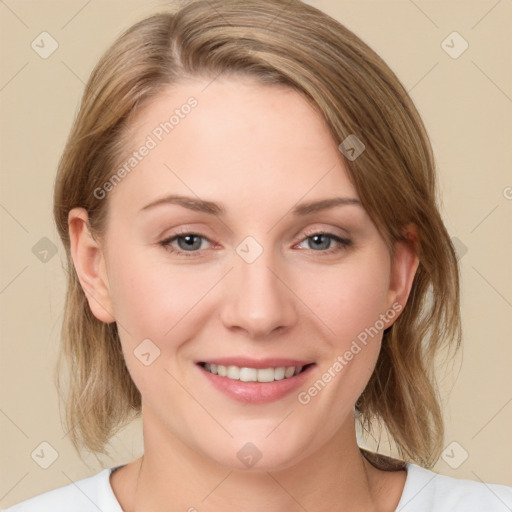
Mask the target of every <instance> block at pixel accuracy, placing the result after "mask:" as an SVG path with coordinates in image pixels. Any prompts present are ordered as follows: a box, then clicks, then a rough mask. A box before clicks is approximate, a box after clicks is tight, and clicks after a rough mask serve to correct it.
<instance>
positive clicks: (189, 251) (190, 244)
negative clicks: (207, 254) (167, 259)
mask: <svg viewBox="0 0 512 512" xmlns="http://www.w3.org/2000/svg"><path fill="white" fill-rule="evenodd" d="M204 240H208V239H207V238H206V237H204V236H203V235H200V234H198V233H188V232H187V233H185V232H184V233H179V234H174V235H173V236H172V237H170V238H166V239H165V240H162V241H161V242H160V245H161V246H162V247H164V248H165V249H166V250H167V251H169V252H171V253H176V254H179V255H182V256H185V257H187V256H188V257H190V256H194V253H196V252H198V251H199V250H201V249H204V247H203V244H202V242H203V241H204ZM208 241H209V240H208ZM174 242H176V244H177V246H178V247H177V248H176V246H175V245H173V243H174Z"/></svg>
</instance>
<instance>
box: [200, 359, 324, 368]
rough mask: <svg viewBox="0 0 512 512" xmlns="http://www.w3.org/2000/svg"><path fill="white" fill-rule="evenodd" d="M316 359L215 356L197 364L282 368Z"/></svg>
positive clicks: (304, 364)
mask: <svg viewBox="0 0 512 512" xmlns="http://www.w3.org/2000/svg"><path fill="white" fill-rule="evenodd" d="M313 362H314V361H308V360H304V359H283V358H278V357H271V358H265V359H251V358H249V357H214V358H211V359H210V358H208V359H201V360H199V361H196V363H197V364H201V363H208V364H216V365H222V366H238V367H240V368H258V369H263V368H280V367H282V366H284V367H285V368H286V367H289V366H306V365H308V364H312V363H313Z"/></svg>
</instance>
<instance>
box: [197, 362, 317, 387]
mask: <svg viewBox="0 0 512 512" xmlns="http://www.w3.org/2000/svg"><path fill="white" fill-rule="evenodd" d="M313 364H315V363H310V364H307V365H305V366H279V367H276V368H248V367H245V366H244V367H240V366H233V365H230V366H224V365H221V364H213V363H199V365H200V366H201V367H202V368H204V369H205V370H206V371H207V372H209V373H212V374H213V375H219V376H220V377H226V378H227V379H231V380H239V381H241V382H262V383H264V382H274V381H279V380H284V379H290V378H292V377H295V376H297V375H299V374H300V373H302V372H304V371H305V370H306V369H307V368H309V367H310V366H312V365H313Z"/></svg>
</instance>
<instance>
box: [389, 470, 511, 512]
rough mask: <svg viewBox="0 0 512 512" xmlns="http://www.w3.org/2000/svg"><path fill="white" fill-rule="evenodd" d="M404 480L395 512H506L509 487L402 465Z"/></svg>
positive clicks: (508, 500) (509, 505) (508, 507)
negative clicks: (405, 471)
mask: <svg viewBox="0 0 512 512" xmlns="http://www.w3.org/2000/svg"><path fill="white" fill-rule="evenodd" d="M406 469H407V479H406V481H405V487H404V490H403V493H402V497H401V499H400V502H399V504H398V507H397V508H396V512H427V511H432V510H435V511H436V512H445V511H446V512H448V511H450V512H482V511H485V512H506V511H509V510H511V509H512V487H508V486H506V485H498V484H487V483H483V482H476V481H473V480H464V479H458V478H452V477H449V476H444V475H439V474H437V473H434V472H433V471H429V470H427V469H424V468H422V467H420V466H417V465H415V464H410V463H408V464H407V465H406Z"/></svg>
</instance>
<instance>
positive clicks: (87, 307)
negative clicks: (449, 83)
mask: <svg viewBox="0 0 512 512" xmlns="http://www.w3.org/2000/svg"><path fill="white" fill-rule="evenodd" d="M435 187H436V183H435V173H434V160H433V155H432V151H431V147H430V144H429V140H428V136H427V134H426V132H425V129H424V126H423V124H422V121H421V119H420V117H419V115H418V112H417V111H416V109H415V107H414V105H413V103H412V101H411V99H410V98H409V96H408V95H407V93H406V91H405V90H404V88H403V87H402V85H401V84H400V83H399V81H398V79H397V78H396V76H395V75H394V74H393V72H392V71H391V70H390V69H389V67H388V66H387V65H386V64H385V63H384V62H383V61H382V59H380V58H379V57H378V55H376V54H375V52H373V51H372V50H371V49H370V48H369V47H368V46H367V45H366V44H364V43H363V42H362V41H361V40H360V39H359V38H357V37H356V36H355V35H354V34H353V33H351V32H350V31H349V30H347V29H346V28H345V27H344V26H342V25H340V24H339V23H338V22H337V21H335V20H333V19H332V18H330V17H328V16H327V15H326V14H324V13H322V12H320V11H319V10H317V9H315V8H313V7H311V6H308V5H306V4H303V3H301V2H299V1H297V0H294V1H292V2H281V1H277V2H276V1H270V0H257V1H256V0H250V1H242V0H236V1H232V0H229V1H225V0H223V1H221V0H212V1H204V0H197V1H192V2H189V3H186V4H185V5H184V6H183V7H181V8H180V9H177V10H176V12H164V13H160V14H156V15H154V16H152V17H150V18H148V19H146V20H143V21H141V22H140V23H137V24H136V25H134V26H133V27H131V28H130V29H129V30H128V31H127V32H126V33H125V34H124V35H123V36H121V37H120V38H119V39H118V40H117V41H116V42H115V43H114V45H113V46H112V47H111V48H110V49H109V50H108V51H107V53H106V54H105V55H104V57H103V58H102V59H101V61H100V62H99V63H98V65H97V67H96V68H95V70H94V71H93V73H92V76H91V78H90V80H89V82H88V84H87V86H86V90H85V93H84V97H83V101H82V105H81V109H80V112H79V115H78V118H77V119H76V121H75V124H74V126H73V129H72V131H71V134H70V136H69V140H68V143H67V145H66V148H65V151H64V154H63V157H62V159H61V162H60V166H59V170H58V176H57V181H56V188H55V208H54V214H55V219H56V223H57V227H58V229H59V233H60V236H61V238H62V241H63V243H64V247H65V249H66V251H67V255H68V264H69V274H68V295H67V302H66V309H65V318H64V325H63V351H62V361H61V365H64V363H67V364H68V365H69V370H70V379H71V380H70V387H69V394H68V397H67V421H68V426H69V428H70V437H71V439H72V441H73V443H74V445H75V447H76V448H77V449H80V448H81V447H86V448H87V449H89V450H91V451H93V452H102V451H103V449H104V446H105V444H106V442H107V441H108V439H109V438H110V437H111V436H112V435H113V434H114V433H115V432H116V431H117V430H118V429H119V428H121V427H122V426H124V425H125V424H126V423H127V422H129V421H130V420H131V419H133V417H135V416H137V415H139V414H141V415H142V421H143V434H144V454H143V456H141V457H140V458H138V459H136V460H134V461H132V462H130V463H129V464H125V465H123V466H118V467H115V468H108V469H105V470H104V471H102V472H100V473H98V474H97V475H94V476H92V477H90V478H88V479H84V480H82V481H80V482H76V483H75V484H73V485H70V486H67V487H62V488H60V489H56V490H53V491H49V492H47V493H45V494H42V495H39V496H36V497H34V498H32V499H30V500H27V501H26V502H23V503H21V504H19V505H17V506H14V507H11V509H9V510H12V511H15V512H19V511H32V510H53V511H57V510H70V509H71V508H70V507H72V510H74V511H78V510H79V511H89V510H98V509H100V510H103V511H121V510H123V511H125V512H139V511H148V510H151V511H174V510H190V511H192V510H208V511H218V510H223V511H225V510H244V511H260V510H268V511H274V510H276V511H277V510H294V511H295V510H297V511H299V510H308V511H310V512H313V511H321V510H343V511H363V510H364V511H369V510H376V511H377V510H378V511H386V512H387V511H390V512H391V511H394V510H400V511H413V510H414V511H426V510H435V511H443V510H450V511H463V510H486V511H493V510H496V511H498V510H504V508H503V507H504V504H505V506H508V507H510V506H512V490H511V489H510V488H508V487H505V486H501V485H492V484H491V485H488V484H483V483H477V482H471V481H466V480H455V479H451V478H448V477H443V476H439V475H438V476H436V474H435V473H433V472H431V471H430V469H429V468H431V467H432V465H433V464H434V462H435V461H436V460H437V458H438V457H439V454H440V451H441V448H442V445H443V423H442V418H441V411H440V406H439V403H438V398H437V388H436V384H435V381H434V379H433V377H432V370H433V360H434V357H435V356H436V354H437V353H438V352H439V350H440V349H441V348H442V347H449V348H457V346H458V344H459V342H460V316H459V282H458V267H457V260H456V257H455V254H454V250H453V247H452V244H451V242H450V238H449V236H448V233H447V231H446V229H445V227H444V225H443V222H442V220H441V217H440V214H439V212H438V209H437V206H436V196H435V192H436V189H435ZM357 422H359V423H360V424H361V425H363V426H364V428H366V429H370V428H371V426H372V424H373V425H374V424H375V422H377V423H378V424H380V425H382V427H384V428H385V429H386V430H387V431H388V432H389V434H390V436H391V438H392V439H393V441H394V443H395V445H396V448H397V452H398V453H399V455H400V460H399V459H391V458H389V457H386V456H384V455H380V454H377V453H373V452H370V451H367V450H364V449H361V448H360V447H359V446H358V442H357V438H356V423H357Z"/></svg>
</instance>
